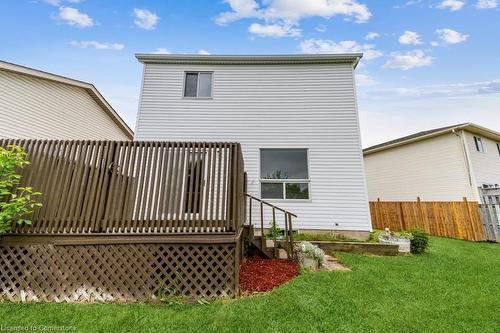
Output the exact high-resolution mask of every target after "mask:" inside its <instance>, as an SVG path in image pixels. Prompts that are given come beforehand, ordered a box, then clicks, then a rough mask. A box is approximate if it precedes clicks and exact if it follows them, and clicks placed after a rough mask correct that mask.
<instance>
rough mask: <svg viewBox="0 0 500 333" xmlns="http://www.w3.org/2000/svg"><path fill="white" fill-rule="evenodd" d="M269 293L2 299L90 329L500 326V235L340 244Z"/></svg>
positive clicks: (16, 312) (6, 313)
mask: <svg viewBox="0 0 500 333" xmlns="http://www.w3.org/2000/svg"><path fill="white" fill-rule="evenodd" d="M339 257H340V259H341V261H342V262H344V263H345V264H347V265H349V266H351V267H352V269H353V271H352V272H349V273H340V272H335V273H306V274H302V275H301V276H299V277H298V278H297V279H295V280H294V281H292V282H290V283H289V284H287V285H285V286H282V287H281V288H278V289H277V290H274V291H273V292H271V293H269V294H266V295H258V296H253V297H247V298H243V299H240V300H235V301H230V302H225V303H222V302H217V303H214V304H209V305H191V306H179V305H177V306H168V305H147V304H138V305H120V304H91V305H88V304H10V303H3V304H0V325H2V324H3V325H39V324H45V325H56V326H60V325H73V326H75V327H76V328H77V331H82V332H115V331H118V332H138V333H141V332H158V331H162V332H170V331H178V332H187V331H191V332H238V331H239V332H500V312H499V309H500V288H499V286H500V244H479V243H471V242H465V241H457V240H450V239H443V238H432V239H431V248H430V251H429V253H428V254H425V255H422V256H408V257H369V256H361V255H352V254H340V255H339Z"/></svg>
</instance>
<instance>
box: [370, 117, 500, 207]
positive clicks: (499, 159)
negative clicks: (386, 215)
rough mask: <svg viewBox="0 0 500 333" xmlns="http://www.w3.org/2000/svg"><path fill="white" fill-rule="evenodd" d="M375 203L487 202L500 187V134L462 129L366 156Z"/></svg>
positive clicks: (413, 138) (396, 143) (389, 145)
mask: <svg viewBox="0 0 500 333" xmlns="http://www.w3.org/2000/svg"><path fill="white" fill-rule="evenodd" d="M363 153H364V160H365V169H366V180H367V185H368V193H369V198H370V201H372V200H377V199H378V198H380V200H385V201H415V200H416V198H417V197H420V198H421V200H426V201H459V200H462V199H463V198H464V197H465V198H467V199H469V200H473V201H481V193H480V192H481V190H480V188H495V187H498V186H499V184H500V133H499V132H495V131H493V130H490V129H487V128H484V127H481V126H478V125H475V124H471V123H465V124H459V125H454V126H448V127H443V128H438V129H434V130H430V131H424V132H420V133H416V134H413V135H410V136H406V137H403V138H400V139H396V140H392V141H388V142H385V143H382V144H379V145H376V146H372V147H369V148H366V149H364V150H363Z"/></svg>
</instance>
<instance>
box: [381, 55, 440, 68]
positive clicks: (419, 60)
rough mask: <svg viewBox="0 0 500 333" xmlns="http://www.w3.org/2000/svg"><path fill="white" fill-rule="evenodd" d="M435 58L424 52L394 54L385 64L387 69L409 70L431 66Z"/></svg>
mask: <svg viewBox="0 0 500 333" xmlns="http://www.w3.org/2000/svg"><path fill="white" fill-rule="evenodd" d="M432 60H433V58H432V57H430V56H427V55H426V54H425V52H424V51H422V50H413V51H409V52H392V53H391V55H390V58H389V60H387V62H386V63H385V64H384V67H385V68H393V69H402V70H405V71H406V70H409V69H412V68H416V67H424V66H430V65H431V64H432Z"/></svg>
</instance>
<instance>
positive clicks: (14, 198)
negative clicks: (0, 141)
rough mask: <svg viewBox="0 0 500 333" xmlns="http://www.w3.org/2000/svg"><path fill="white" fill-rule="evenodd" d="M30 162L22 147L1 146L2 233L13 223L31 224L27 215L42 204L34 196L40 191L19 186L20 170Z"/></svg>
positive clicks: (0, 219)
mask: <svg viewBox="0 0 500 333" xmlns="http://www.w3.org/2000/svg"><path fill="white" fill-rule="evenodd" d="M28 164H29V162H28V161H27V160H26V153H25V152H24V151H23V149H22V148H21V147H19V146H15V145H10V146H7V147H6V148H4V147H0V234H3V233H6V232H8V231H9V230H10V229H11V227H12V224H13V223H17V224H23V223H26V224H30V223H31V221H30V220H28V219H27V216H29V215H30V214H31V213H32V212H33V209H34V208H35V207H39V206H41V204H40V203H38V202H37V201H36V200H35V199H34V198H33V197H35V196H38V195H40V193H38V192H33V190H32V188H31V187H29V186H26V187H17V186H18V185H19V183H20V181H21V175H20V174H19V173H18V170H19V169H22V168H24V167H25V166H26V165H28Z"/></svg>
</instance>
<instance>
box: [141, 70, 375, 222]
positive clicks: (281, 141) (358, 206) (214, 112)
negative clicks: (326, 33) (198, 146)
mask: <svg viewBox="0 0 500 333" xmlns="http://www.w3.org/2000/svg"><path fill="white" fill-rule="evenodd" d="M185 71H210V72H213V94H212V96H213V98H212V99H185V98H183V97H182V96H183V81H184V72H185ZM135 139H137V140H157V139H159V140H189V141H199V140H202V141H237V142H240V143H241V144H242V147H243V154H244V159H245V170H246V171H247V173H248V192H249V193H251V194H253V195H256V196H258V197H260V181H259V179H260V176H259V161H260V157H259V149H260V148H307V149H308V150H309V174H310V180H311V183H310V200H304V201H295V202H293V201H282V200H270V201H272V202H275V203H276V204H277V205H278V206H280V207H283V208H285V209H288V210H290V211H292V212H294V213H296V214H297V215H298V216H299V217H298V219H297V220H296V221H295V224H294V226H295V227H298V228H307V229H327V230H333V229H336V230H357V231H368V230H371V223H370V217H369V211H368V205H367V193H366V186H365V180H364V174H363V160H362V155H361V144H360V136H359V127H358V118H357V110H356V100H355V91H354V85H353V70H352V66H351V65H348V64H332V65H168V64H146V65H145V70H144V82H143V88H142V94H141V102H140V112H139V116H138V120H137V125H136V136H135ZM268 222H269V220H266V226H267V224H268Z"/></svg>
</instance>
